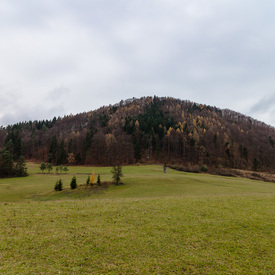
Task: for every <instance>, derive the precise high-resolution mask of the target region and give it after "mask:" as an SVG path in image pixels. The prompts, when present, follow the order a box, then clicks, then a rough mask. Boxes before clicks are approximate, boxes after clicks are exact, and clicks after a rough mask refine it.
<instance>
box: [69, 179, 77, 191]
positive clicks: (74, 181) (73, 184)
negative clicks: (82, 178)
mask: <svg viewBox="0 0 275 275" xmlns="http://www.w3.org/2000/svg"><path fill="white" fill-rule="evenodd" d="M70 186H71V189H75V188H76V187H77V183H76V177H73V178H72V180H71V184H70Z"/></svg>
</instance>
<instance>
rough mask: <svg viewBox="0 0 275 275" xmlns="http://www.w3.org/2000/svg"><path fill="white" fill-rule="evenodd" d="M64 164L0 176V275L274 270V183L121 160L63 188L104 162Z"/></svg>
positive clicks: (34, 167) (201, 272)
mask: <svg viewBox="0 0 275 275" xmlns="http://www.w3.org/2000/svg"><path fill="white" fill-rule="evenodd" d="M69 169H70V170H69V172H68V174H66V175H65V174H63V175H54V174H51V175H48V174H46V173H45V174H40V172H39V170H38V166H37V165H34V164H29V172H30V176H29V177H27V178H20V179H5V180H0V201H1V202H0V213H1V217H0V273H2V274H58V273H60V274H106V273H109V274H148V273H155V274H274V272H275V267H274V250H275V243H274V240H275V215H274V214H275V211H274V210H275V196H274V195H275V184H274V183H266V182H259V181H251V180H247V179H240V178H227V177H219V176H211V175H205V174H190V173H183V172H177V171H173V170H169V169H168V173H167V174H163V173H162V167H161V166H132V167H131V166H128V167H123V173H124V175H125V176H124V178H123V182H124V184H123V185H121V186H110V187H109V188H107V189H100V190H99V189H96V190H89V191H87V190H84V189H81V190H80V189H77V190H70V188H69V184H70V180H71V178H72V176H76V178H77V181H78V184H80V183H83V184H84V183H85V181H86V178H87V176H88V174H90V173H91V172H92V171H95V173H96V174H98V173H99V174H100V175H101V179H102V180H103V181H109V180H111V173H110V171H111V168H110V167H105V168H101V167H100V168H98V167H94V168H92V167H70V168H69ZM59 178H62V180H63V182H64V186H65V190H64V191H62V192H55V191H53V187H54V184H55V182H56V180H57V179H59Z"/></svg>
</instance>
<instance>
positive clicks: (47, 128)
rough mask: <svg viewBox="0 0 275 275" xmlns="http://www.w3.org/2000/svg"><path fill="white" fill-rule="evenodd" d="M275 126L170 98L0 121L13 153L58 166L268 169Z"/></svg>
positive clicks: (1, 141)
mask: <svg viewBox="0 0 275 275" xmlns="http://www.w3.org/2000/svg"><path fill="white" fill-rule="evenodd" d="M274 145H275V129H274V127H271V126H269V125H266V124H265V123H263V122H260V121H257V120H255V119H253V118H251V117H247V116H245V115H242V114H240V113H237V112H234V111H231V110H228V109H225V110H222V109H219V108H216V107H211V106H206V105H203V104H197V103H194V102H190V101H186V100H179V99H174V98H170V97H164V98H159V97H143V98H140V99H136V98H133V99H128V100H126V101H121V102H120V103H118V104H116V105H110V106H104V107H101V108H99V109H98V110H95V111H91V112H87V113H81V114H77V115H69V116H65V117H63V118H60V117H59V118H53V119H52V120H43V121H29V122H23V123H18V124H15V125H10V126H8V127H2V128H1V129H0V149H1V150H2V152H4V151H3V150H5V152H6V151H8V152H10V154H12V156H13V157H14V158H15V159H19V158H20V156H23V157H24V158H25V159H27V160H33V161H38V162H42V161H43V162H48V163H52V164H56V165H60V164H68V165H71V164H79V165H80V164H86V165H113V164H114V163H115V162H120V163H121V164H134V163H137V162H138V163H145V162H148V163H152V162H154V163H167V164H180V165H183V166H194V165H200V166H201V165H207V166H208V167H230V168H240V169H249V170H266V171H273V170H275V169H274V168H275V154H274V153H275V148H274Z"/></svg>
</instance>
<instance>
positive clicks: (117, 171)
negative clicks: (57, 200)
mask: <svg viewBox="0 0 275 275" xmlns="http://www.w3.org/2000/svg"><path fill="white" fill-rule="evenodd" d="M111 172H112V174H113V177H112V178H113V182H114V183H115V184H116V185H119V184H121V183H122V182H121V178H122V177H123V174H122V167H121V166H120V165H116V166H114V167H113V169H112V171H111ZM94 177H95V175H94V173H93V174H92V176H89V177H88V178H87V180H86V185H87V186H89V185H93V184H94ZM96 183H97V185H98V186H101V178H100V175H98V176H97V182H96ZM70 187H71V189H76V188H77V181H76V177H75V176H74V177H73V178H72V180H71V183H70ZM54 190H55V191H62V190H63V182H62V180H61V179H59V180H58V181H57V182H56V183H55V186H54Z"/></svg>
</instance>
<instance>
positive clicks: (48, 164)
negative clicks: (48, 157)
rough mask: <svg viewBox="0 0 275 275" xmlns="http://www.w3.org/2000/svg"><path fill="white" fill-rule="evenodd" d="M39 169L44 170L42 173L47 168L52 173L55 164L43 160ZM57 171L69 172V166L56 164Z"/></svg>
mask: <svg viewBox="0 0 275 275" xmlns="http://www.w3.org/2000/svg"><path fill="white" fill-rule="evenodd" d="M39 169H40V170H41V171H42V173H44V171H45V170H47V171H48V173H51V171H52V170H53V166H52V164H51V163H45V162H42V163H41V164H40V166H39ZM55 171H56V173H59V172H60V173H62V172H68V171H69V169H68V167H67V166H63V165H59V166H56V168H55Z"/></svg>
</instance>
